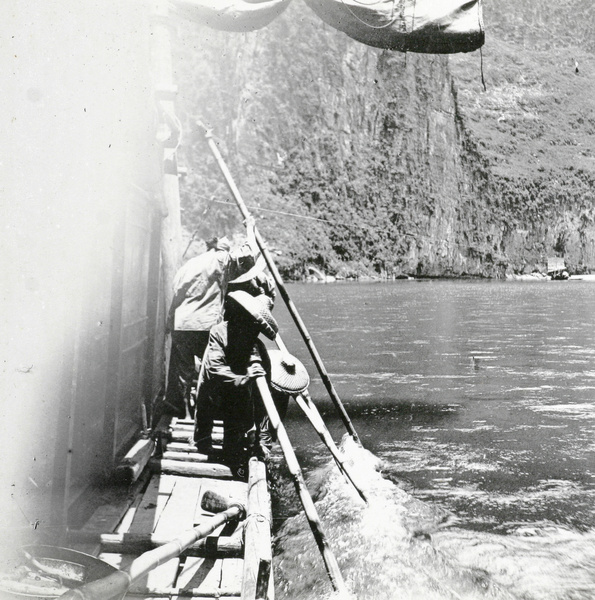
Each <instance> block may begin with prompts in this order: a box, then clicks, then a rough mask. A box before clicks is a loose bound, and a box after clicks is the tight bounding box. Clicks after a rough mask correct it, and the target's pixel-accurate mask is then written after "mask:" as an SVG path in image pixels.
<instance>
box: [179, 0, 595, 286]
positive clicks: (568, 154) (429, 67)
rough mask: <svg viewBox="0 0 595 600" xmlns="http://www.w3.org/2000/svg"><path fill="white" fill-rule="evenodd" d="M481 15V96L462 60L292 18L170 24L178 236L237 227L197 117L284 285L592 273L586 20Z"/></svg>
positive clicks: (497, 10)
mask: <svg viewBox="0 0 595 600" xmlns="http://www.w3.org/2000/svg"><path fill="white" fill-rule="evenodd" d="M577 15H580V19H579V18H578V16H577ZM484 16H485V22H486V29H487V41H486V45H485V47H484V49H483V52H482V55H483V56H482V59H483V75H484V77H485V82H486V89H485V90H484V88H483V86H482V82H481V75H482V73H481V63H480V55H479V53H478V52H474V53H472V54H469V55H454V56H450V57H447V56H432V55H414V54H401V53H393V52H383V51H380V50H377V49H374V48H369V47H366V46H363V45H362V44H358V43H357V42H354V41H352V40H350V39H348V38H347V37H346V36H344V35H343V34H341V33H339V32H337V31H334V30H331V29H330V28H328V27H326V26H325V25H323V24H322V23H321V22H320V20H318V19H317V18H316V17H314V16H313V15H312V14H311V13H310V11H309V10H308V9H307V8H306V7H305V5H303V4H302V3H299V2H294V3H293V4H292V5H291V6H290V9H289V10H288V11H287V12H286V13H285V14H284V15H283V16H282V17H280V18H278V19H277V20H276V21H274V22H273V23H272V24H271V25H269V26H268V27H267V28H266V29H263V30H261V31H258V32H254V33H250V34H229V33H221V32H216V31H213V30H210V29H207V28H204V27H200V26H198V25H196V24H190V23H181V24H180V29H179V36H178V44H177V58H178V60H177V62H176V65H177V67H176V70H177V73H176V78H177V80H178V85H179V89H180V93H179V101H178V110H179V113H180V116H181V119H182V122H183V126H184V130H185V132H186V134H185V138H184V140H183V146H182V148H181V155H182V157H183V159H182V161H183V162H184V163H185V165H186V166H187V167H188V176H187V177H186V178H185V181H184V183H183V184H182V196H183V206H184V224H185V226H186V227H187V228H188V229H189V230H190V231H197V236H198V237H202V238H205V237H208V236H210V235H212V234H213V233H216V232H219V233H223V232H225V233H228V234H229V233H233V232H234V231H239V230H240V228H241V224H240V217H239V213H238V211H237V209H236V208H235V207H234V206H233V205H225V204H222V203H221V202H222V201H230V200H231V198H230V195H229V193H228V192H227V189H226V187H225V185H224V183H223V180H222V177H221V175H220V173H219V171H218V169H217V166H216V165H215V163H214V160H213V159H212V157H211V156H210V154H209V152H208V148H207V146H206V144H205V143H204V141H203V140H202V139H201V137H202V136H201V135H200V134H194V133H193V132H192V130H193V123H194V121H195V119H196V118H199V119H200V120H202V121H203V122H204V123H206V124H208V125H209V126H210V127H212V128H213V133H214V135H215V139H216V141H217V143H218V144H219V146H220V148H221V151H222V152H223V154H224V156H225V157H226V160H227V162H228V164H229V166H230V169H231V171H232V173H233V174H234V177H235V178H236V182H237V183H238V186H239V188H240V190H241V191H242V194H243V196H244V199H245V200H246V202H247V204H248V205H249V206H252V207H254V209H253V213H254V214H255V216H256V217H257V224H258V227H259V229H260V230H261V231H262V233H263V236H264V237H265V239H267V240H268V242H269V245H270V246H271V247H272V248H273V249H274V250H276V251H277V260H278V264H279V267H280V269H281V270H282V272H283V273H284V274H285V275H286V276H291V277H300V276H302V275H303V274H304V273H305V267H306V265H308V264H314V265H316V266H318V267H321V268H323V269H324V270H326V271H327V272H329V273H332V274H343V275H346V276H348V275H355V274H363V273H377V274H388V275H390V274H397V275H398V274H413V275H418V276H445V275H454V276H460V275H480V276H502V275H503V274H504V273H506V272H519V271H523V270H529V271H530V270H533V269H543V268H545V261H546V259H547V257H548V256H553V255H559V256H565V257H566V260H567V263H568V264H570V265H571V267H572V268H573V270H575V271H579V270H586V269H591V268H595V207H594V202H593V200H594V198H593V189H594V186H593V184H594V180H595V159H594V157H593V152H592V149H593V148H594V147H595V112H594V109H593V103H592V100H591V98H593V97H594V94H595V79H594V78H593V54H594V53H595V47H594V45H595V41H594V39H593V38H592V36H591V32H592V30H593V25H595V13H594V9H593V7H592V6H591V5H590V4H589V3H587V2H585V0H566V1H561V2H558V3H557V4H556V5H555V6H552V5H551V3H546V2H543V1H541V0H540V1H538V2H533V1H531V2H529V1H528V0H524V1H523V2H514V1H513V0H498V1H494V2H490V3H486V5H485V15H484ZM577 65H578V72H577V70H576V69H577ZM273 211H278V212H273ZM280 213H283V214H280ZM287 213H291V214H292V215H303V216H304V217H309V218H300V217H296V216H289V215H288V214H287ZM314 219H316V220H314Z"/></svg>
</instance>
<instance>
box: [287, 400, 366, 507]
mask: <svg viewBox="0 0 595 600" xmlns="http://www.w3.org/2000/svg"><path fill="white" fill-rule="evenodd" d="M295 401H296V402H297V405H298V406H299V407H300V408H301V409H302V411H303V412H304V414H305V415H306V417H307V418H308V420H309V421H310V423H311V424H312V427H314V429H315V430H316V433H317V434H318V435H319V437H320V439H321V440H322V442H323V443H324V445H325V446H326V447H327V448H328V449H329V451H330V453H331V454H332V456H333V458H334V459H335V462H336V463H337V467H339V470H340V471H341V473H343V475H345V477H346V478H347V479H348V480H349V481H350V482H351V484H352V485H353V487H354V488H355V490H356V491H357V493H358V494H359V496H360V498H361V499H362V500H363V501H364V502H365V503H366V504H367V503H368V497H367V496H366V494H365V492H364V491H363V490H362V488H361V487H360V486H359V485H358V484H357V483H356V482H355V479H354V477H353V474H352V473H351V469H350V468H349V467H348V466H347V464H346V462H345V461H344V460H343V458H342V456H341V451H340V450H339V448H337V445H336V444H335V442H334V440H333V438H332V437H331V434H330V431H329V430H328V428H327V426H326V425H325V423H324V421H323V419H322V417H321V416H320V413H319V412H318V409H317V408H316V405H315V404H314V402H312V398H311V397H310V394H308V392H307V391H304V392H302V393H301V394H298V395H297V396H295Z"/></svg>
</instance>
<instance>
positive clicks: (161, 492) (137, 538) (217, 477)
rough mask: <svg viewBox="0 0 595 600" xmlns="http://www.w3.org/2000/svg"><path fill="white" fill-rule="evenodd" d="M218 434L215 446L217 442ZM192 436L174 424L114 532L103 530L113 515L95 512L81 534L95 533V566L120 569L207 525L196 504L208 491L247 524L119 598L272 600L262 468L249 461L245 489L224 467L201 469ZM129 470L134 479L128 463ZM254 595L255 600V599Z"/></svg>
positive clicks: (226, 529) (185, 426) (184, 425)
mask: <svg viewBox="0 0 595 600" xmlns="http://www.w3.org/2000/svg"><path fill="white" fill-rule="evenodd" d="M217 429H218V428H217V427H216V428H215V431H214V440H215V443H216V441H217V437H218V436H220V435H221V433H220V431H219V432H218V431H217ZM192 431H193V425H192V423H191V422H190V421H184V420H176V419H173V420H172V422H171V423H170V425H169V432H168V433H169V435H168V436H167V437H168V438H169V439H164V437H162V438H161V439H162V442H161V443H162V448H161V452H159V457H152V458H150V459H148V465H147V468H146V469H145V473H144V474H143V475H144V481H142V479H141V483H140V484H139V485H140V489H139V490H138V491H137V493H136V494H134V498H133V500H132V502H131V503H130V504H129V506H128V508H127V509H126V511H125V512H124V514H123V516H122V517H121V518H120V519H119V522H118V524H117V525H116V526H115V527H114V528H110V529H109V530H107V531H106V530H105V526H106V524H107V523H108V522H109V520H110V519H111V520H112V521H114V515H113V514H110V513H113V512H114V510H115V507H113V506H105V507H100V509H98V510H97V511H96V513H95V514H94V516H93V517H92V518H91V520H90V521H89V522H88V523H87V524H86V525H85V527H84V530H85V531H86V533H88V534H89V533H92V532H101V533H100V537H99V539H100V548H99V554H98V556H99V558H100V559H101V560H103V561H105V562H107V563H109V564H111V565H112V566H114V567H116V568H118V569H125V568H126V567H127V566H128V565H130V563H131V562H132V561H133V560H134V559H135V558H137V557H138V556H139V555H140V554H142V553H143V552H145V551H147V550H150V549H151V548H154V547H156V546H159V545H161V544H163V543H166V542H167V541H170V540H172V539H174V538H176V537H177V536H178V535H179V534H181V533H182V532H184V531H187V530H189V529H192V528H193V527H195V526H196V525H199V524H203V523H204V522H205V521H206V520H208V519H209V517H210V516H212V513H207V512H205V510H204V509H203V508H202V507H201V500H202V497H203V494H204V493H205V491H207V490H211V491H214V492H216V493H217V494H219V495H221V496H222V497H224V498H225V500H226V501H227V502H229V503H234V502H240V503H241V504H243V505H244V506H246V507H247V511H248V515H247V517H246V519H245V520H244V521H241V522H240V523H237V522H235V523H228V524H226V525H224V526H222V527H220V528H219V529H218V530H216V531H215V532H213V533H212V534H211V535H209V536H208V537H207V538H205V539H204V540H201V541H199V542H197V543H195V544H194V545H193V546H192V547H191V548H190V549H189V550H188V551H186V552H184V553H183V554H182V556H181V557H178V558H173V559H171V560H169V561H167V562H165V563H164V564H162V565H160V566H158V567H157V568H155V569H154V570H153V571H151V572H150V573H149V574H147V575H146V576H144V577H142V578H141V579H139V580H137V581H136V582H134V583H133V584H132V586H131V588H130V590H129V592H128V594H127V596H126V597H127V598H136V599H138V598H151V599H155V598H164V599H165V598H168V599H169V598H177V597H178V596H181V597H198V598H213V597H216V598H218V597H222V596H224V597H226V598H243V599H245V600H247V599H248V598H255V597H264V596H267V597H268V598H269V599H272V598H273V585H272V575H271V543H270V497H269V494H268V489H267V483H266V469H265V466H264V464H263V463H262V462H259V461H257V460H256V459H252V460H251V461H250V465H249V481H248V482H247V483H246V482H243V481H236V480H233V479H232V474H231V471H230V470H229V469H228V468H227V467H226V466H224V465H222V464H217V463H213V462H208V459H207V457H206V456H204V455H201V454H198V453H197V451H196V449H195V447H194V445H193V444H192V443H191V438H192ZM141 454H142V452H141ZM146 463H147V459H145V464H146ZM128 468H129V470H131V471H132V472H134V468H135V467H134V464H133V463H131V464H130V465H129V466H128ZM147 470H148V473H147ZM136 475H138V474H136ZM267 546H268V547H267ZM79 548H80V547H79ZM81 549H82V548H81ZM246 549H247V550H246ZM94 553H95V554H97V551H95V552H94ZM257 588H258V592H259V593H260V594H261V595H260V596H256V593H257ZM263 593H264V596H263Z"/></svg>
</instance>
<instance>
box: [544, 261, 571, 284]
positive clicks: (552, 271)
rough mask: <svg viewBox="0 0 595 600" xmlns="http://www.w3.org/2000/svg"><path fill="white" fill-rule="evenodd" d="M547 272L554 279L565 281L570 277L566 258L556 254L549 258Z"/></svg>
mask: <svg viewBox="0 0 595 600" xmlns="http://www.w3.org/2000/svg"><path fill="white" fill-rule="evenodd" d="M547 274H548V276H549V277H550V279H552V280H554V281H565V280H567V279H568V278H569V275H568V271H567V270H566V265H565V264H564V259H563V258H559V257H557V256H554V257H552V258H548V259H547Z"/></svg>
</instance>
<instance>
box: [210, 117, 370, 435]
mask: <svg viewBox="0 0 595 600" xmlns="http://www.w3.org/2000/svg"><path fill="white" fill-rule="evenodd" d="M199 125H200V124H199ZM200 126H201V127H203V128H204V126H202V125H200ZM205 138H206V140H207V143H208V145H209V148H210V149H211V152H212V153H213V156H214V157H215V160H216V161H217V164H218V166H219V169H220V170H221V172H222V173H223V177H224V178H225V181H226V183H227V186H228V187H229V190H230V191H231V194H232V196H233V197H234V199H235V201H236V203H237V205H238V207H239V209H240V212H241V213H242V215H243V217H244V219H248V218H249V217H250V213H249V212H248V208H247V206H246V204H245V202H244V200H243V199H242V196H241V194H240V191H239V189H238V188H237V186H236V184H235V183H234V180H233V177H232V176H231V173H230V171H229V169H228V168H227V165H226V164H225V161H224V160H223V157H222V156H221V153H220V152H219V148H217V144H215V141H214V140H213V136H212V133H211V131H210V130H208V129H206V128H205ZM254 234H255V237H256V243H257V244H258V247H259V248H260V251H261V252H262V255H263V257H264V259H265V261H266V263H267V266H268V268H269V270H270V272H271V274H272V275H273V278H274V279H275V283H276V285H277V289H278V290H279V293H280V294H281V297H282V298H283V300H284V302H285V304H286V305H287V308H288V310H289V314H290V315H291V316H292V318H293V320H294V322H295V324H296V326H297V328H298V330H299V332H300V333H301V335H302V338H303V339H304V342H305V343H306V346H307V347H308V350H309V351H310V354H311V355H312V359H313V360H314V364H315V365H316V368H317V369H318V372H319V373H320V377H321V379H322V382H323V383H324V386H325V387H326V389H327V392H328V394H329V396H330V398H331V400H332V401H333V403H334V405H335V407H336V408H337V410H338V412H339V415H340V416H341V419H342V420H343V423H344V424H345V427H346V428H347V431H348V432H349V434H350V435H351V437H352V438H353V439H354V440H355V441H356V442H357V443H358V444H360V445H361V442H360V439H359V436H358V435H357V432H356V431H355V428H354V427H353V423H352V422H351V419H350V418H349V415H348V414H347V411H346V410H345V407H344V406H343V403H342V402H341V399H340V398H339V395H338V394H337V391H336V390H335V387H334V386H333V384H332V382H331V380H330V377H329V375H328V372H327V370H326V368H325V366H324V363H323V362H322V358H321V356H320V354H319V353H318V350H317V349H316V346H315V345H314V342H313V341H312V338H311V337H310V333H309V332H308V329H307V328H306V324H305V323H304V321H303V320H302V318H301V317H300V314H299V312H298V310H297V307H296V306H295V304H294V303H293V300H292V299H291V298H290V296H289V293H288V292H287V288H286V287H285V285H284V284H283V279H282V278H281V274H280V273H279V270H278V269H277V266H276V265H275V262H274V260H273V257H272V255H271V253H270V252H269V250H268V248H267V247H266V244H265V243H264V240H263V239H262V237H261V235H260V232H259V231H258V230H257V229H256V228H255V230H254Z"/></svg>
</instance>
